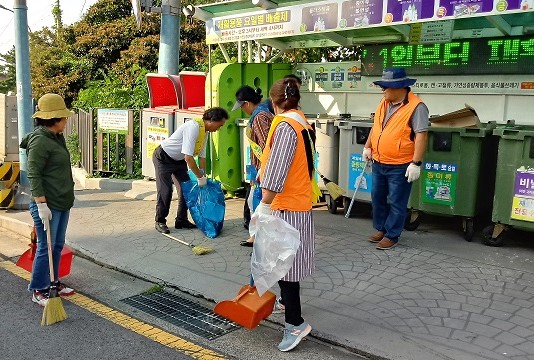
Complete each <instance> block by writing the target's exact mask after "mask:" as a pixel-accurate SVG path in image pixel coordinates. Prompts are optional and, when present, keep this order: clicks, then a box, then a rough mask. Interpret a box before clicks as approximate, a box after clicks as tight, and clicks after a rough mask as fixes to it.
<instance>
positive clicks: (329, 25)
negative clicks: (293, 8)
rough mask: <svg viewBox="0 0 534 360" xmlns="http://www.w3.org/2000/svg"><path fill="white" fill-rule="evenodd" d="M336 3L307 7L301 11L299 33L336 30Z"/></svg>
mask: <svg viewBox="0 0 534 360" xmlns="http://www.w3.org/2000/svg"><path fill="white" fill-rule="evenodd" d="M337 23H338V21H337V3H330V4H321V5H314V6H307V7H305V8H303V9H302V23H301V24H300V32H301V33H305V32H320V31H324V30H331V29H335V28H337Z"/></svg>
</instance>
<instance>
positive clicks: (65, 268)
mask: <svg viewBox="0 0 534 360" xmlns="http://www.w3.org/2000/svg"><path fill="white" fill-rule="evenodd" d="M30 239H31V242H30V244H29V245H28V246H29V247H30V248H29V249H28V250H26V251H25V252H24V254H22V255H21V256H20V258H19V260H18V261H17V266H19V267H21V268H23V269H24V270H26V271H29V272H32V267H33V259H34V258H35V251H36V249H37V233H36V232H35V227H34V228H33V229H32V232H31V234H30ZM73 257H74V253H73V251H72V250H71V249H70V248H69V247H68V246H66V245H65V246H64V247H63V250H62V251H61V260H60V262H59V277H60V278H62V277H65V276H67V275H69V274H70V269H71V267H72V258H73Z"/></svg>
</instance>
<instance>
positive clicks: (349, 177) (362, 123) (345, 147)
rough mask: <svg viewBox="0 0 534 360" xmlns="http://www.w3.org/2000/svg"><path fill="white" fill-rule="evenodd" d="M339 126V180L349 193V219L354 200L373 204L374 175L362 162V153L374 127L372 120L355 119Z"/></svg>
mask: <svg viewBox="0 0 534 360" xmlns="http://www.w3.org/2000/svg"><path fill="white" fill-rule="evenodd" d="M358 120H359V121H358ZM335 126H336V127H337V128H338V129H339V166H338V171H339V174H338V177H337V179H338V185H339V186H341V187H342V188H343V189H345V190H346V191H347V193H346V196H344V197H343V214H345V215H346V214H347V212H348V210H349V207H350V203H351V200H352V199H354V200H355V201H358V202H359V203H365V204H371V191H372V187H373V175H372V174H371V172H370V171H369V170H370V168H369V167H367V166H366V162H365V161H364V160H363V158H362V152H363V148H364V146H365V142H366V141H367V138H368V137H369V133H370V131H371V128H372V127H373V123H372V122H371V120H370V119H369V118H359V119H358V118H355V117H352V118H350V119H342V120H339V121H336V122H335ZM366 170H367V171H366ZM362 173H363V175H362ZM360 175H362V178H361V182H360V187H359V188H358V189H356V186H357V183H358V178H359V177H360ZM356 207H357V206H356ZM354 209H355V207H353V208H352V210H351V214H352V213H353V210H354ZM349 216H350V215H349Z"/></svg>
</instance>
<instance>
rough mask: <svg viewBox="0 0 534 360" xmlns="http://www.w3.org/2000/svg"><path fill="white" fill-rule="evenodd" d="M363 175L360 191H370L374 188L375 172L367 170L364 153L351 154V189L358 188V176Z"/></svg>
mask: <svg viewBox="0 0 534 360" xmlns="http://www.w3.org/2000/svg"><path fill="white" fill-rule="evenodd" d="M362 172H363V177H362V180H361V183H360V188H359V189H358V192H364V193H370V192H371V190H372V188H373V174H372V173H370V172H365V161H364V160H363V158H362V154H351V155H350V162H349V190H356V186H357V185H358V184H357V182H358V181H359V179H358V177H359V176H360V175H361V174H362Z"/></svg>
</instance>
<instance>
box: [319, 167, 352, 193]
mask: <svg viewBox="0 0 534 360" xmlns="http://www.w3.org/2000/svg"><path fill="white" fill-rule="evenodd" d="M315 171H317V174H319V176H320V177H321V179H322V180H323V184H324V186H325V187H326V190H328V193H329V194H330V196H331V197H332V199H334V200H337V199H338V198H339V197H340V196H343V195H345V194H346V193H347V191H345V189H343V188H342V187H341V186H339V185H338V184H336V183H335V182H333V181H332V180H330V179H328V178H327V177H325V176H323V174H321V173H320V172H319V171H318V170H315Z"/></svg>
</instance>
